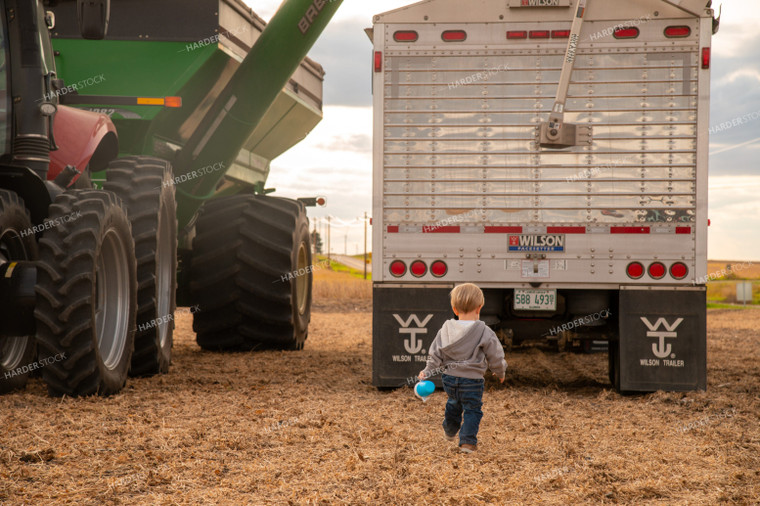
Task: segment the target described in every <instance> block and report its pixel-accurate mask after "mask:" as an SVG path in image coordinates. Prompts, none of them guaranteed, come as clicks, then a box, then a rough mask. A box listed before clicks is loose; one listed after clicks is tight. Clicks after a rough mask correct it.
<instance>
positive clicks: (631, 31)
mask: <svg viewBox="0 0 760 506" xmlns="http://www.w3.org/2000/svg"><path fill="white" fill-rule="evenodd" d="M613 35H614V36H615V38H616V39H635V38H636V37H638V36H639V29H638V28H618V29H617V30H615V33H613Z"/></svg>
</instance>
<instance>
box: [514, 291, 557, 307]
mask: <svg viewBox="0 0 760 506" xmlns="http://www.w3.org/2000/svg"><path fill="white" fill-rule="evenodd" d="M514 308H515V309H519V310H523V311H525V310H528V311H554V310H556V309H557V290H531V289H523V288H516V289H515V305H514Z"/></svg>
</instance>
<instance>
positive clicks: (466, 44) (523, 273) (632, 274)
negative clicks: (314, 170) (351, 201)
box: [368, 0, 718, 391]
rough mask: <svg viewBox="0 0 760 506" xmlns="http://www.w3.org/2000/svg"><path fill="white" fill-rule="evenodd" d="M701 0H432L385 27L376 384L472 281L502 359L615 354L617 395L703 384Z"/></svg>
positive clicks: (417, 353)
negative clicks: (598, 351)
mask: <svg viewBox="0 0 760 506" xmlns="http://www.w3.org/2000/svg"><path fill="white" fill-rule="evenodd" d="M717 26H718V22H717V20H715V19H714V18H713V11H712V9H711V8H710V5H709V3H708V2H706V1H705V0H694V1H686V0H680V1H679V0H673V1H663V0H636V1H622V0H621V1H618V0H605V1H601V0H572V1H571V0H506V1H496V0H479V1H476V2H466V3H464V2H460V1H456V0H427V1H424V2H420V3H416V4H413V5H410V6H407V7H403V8H400V9H397V10H394V11H390V12H386V13H383V14H380V15H377V16H375V17H374V26H373V28H372V29H369V30H368V33H369V34H370V36H371V38H372V40H373V45H374V61H373V69H372V72H373V90H374V99H373V106H374V111H375V114H374V151H373V152H374V160H373V165H374V171H373V186H374V198H373V213H374V220H375V227H374V235H373V251H374V252H375V254H374V255H373V262H374V263H373V266H372V267H373V269H372V270H373V282H374V323H373V382H374V384H375V385H376V386H378V387H391V386H398V385H403V384H406V383H408V381H409V378H411V377H413V376H415V375H416V373H417V372H418V371H419V370H421V369H422V367H423V365H424V363H425V360H426V358H427V357H426V351H427V348H428V346H429V344H430V343H431V341H432V339H433V338H434V336H435V333H436V332H437V330H438V328H440V326H441V324H442V323H443V321H444V320H446V319H448V318H453V314H452V313H451V311H450V309H449V307H450V306H449V302H448V292H449V291H450V290H451V288H452V287H453V286H455V285H456V284H459V283H464V282H473V283H476V284H478V285H479V286H481V287H482V288H483V290H484V292H485V298H486V303H485V307H484V308H483V311H482V313H481V319H483V320H484V321H486V322H487V323H488V324H489V325H490V326H492V328H494V329H495V330H496V332H497V335H498V336H499V337H500V339H501V340H502V341H503V343H504V344H505V346H511V345H513V344H519V343H521V342H525V341H529V340H536V339H541V340H549V341H550V342H552V343H554V344H556V346H557V347H558V348H560V349H564V347H565V346H567V345H568V344H569V343H573V342H575V343H582V342H584V341H590V340H599V339H604V340H608V341H609V368H610V381H611V382H612V383H613V384H614V386H615V388H616V389H618V390H620V391H653V390H658V389H663V390H674V391H678V390H696V389H705V387H706V307H705V306H706V300H705V286H704V285H703V284H701V283H700V281H699V280H700V279H702V278H703V276H705V274H706V270H707V260H706V254H707V226H708V220H707V173H708V172H707V171H708V166H707V165H708V119H709V118H708V114H709V99H710V67H711V58H710V46H711V39H712V35H713V33H714V31H716V30H717Z"/></svg>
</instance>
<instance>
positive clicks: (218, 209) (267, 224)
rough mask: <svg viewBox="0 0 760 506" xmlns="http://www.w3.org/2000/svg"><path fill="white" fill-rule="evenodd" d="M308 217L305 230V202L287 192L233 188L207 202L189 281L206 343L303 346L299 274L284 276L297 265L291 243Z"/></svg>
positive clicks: (197, 323)
mask: <svg viewBox="0 0 760 506" xmlns="http://www.w3.org/2000/svg"><path fill="white" fill-rule="evenodd" d="M304 223H306V230H307V232H308V219H307V218H306V213H305V209H304V207H303V206H302V204H300V203H298V202H296V201H293V200H289V199H283V198H276V197H265V196H257V195H235V196H232V197H224V198H219V199H215V200H213V201H210V202H208V203H206V204H204V207H203V209H202V212H201V215H200V216H199V218H198V222H197V236H196V238H195V241H194V244H193V260H192V267H191V273H192V275H191V279H192V281H191V283H190V289H191V293H192V297H193V300H194V302H197V303H198V304H199V305H200V307H201V308H202V311H200V312H198V313H196V314H195V315H194V318H193V330H195V332H196V334H197V342H198V344H199V345H200V346H201V347H202V348H204V349H210V350H250V349H256V348H276V349H298V348H300V347H302V346H303V341H304V340H305V338H306V328H303V327H304V324H303V323H302V322H297V321H296V320H297V318H296V316H295V314H294V313H295V309H294V307H293V294H292V293H293V290H294V288H293V286H292V283H293V282H294V281H293V280H292V279H288V280H285V281H283V280H282V279H281V276H283V275H286V274H287V273H289V272H291V271H293V270H294V264H293V256H294V252H293V249H294V247H296V244H295V243H296V241H298V240H299V239H298V238H297V234H298V231H299V227H303V226H304ZM307 235H308V234H307ZM309 279H311V278H309ZM310 289H311V288H310V286H309V290H310ZM306 313H307V314H306V316H305V320H306V325H305V326H306V327H307V326H308V319H309V311H308V310H307V312H306Z"/></svg>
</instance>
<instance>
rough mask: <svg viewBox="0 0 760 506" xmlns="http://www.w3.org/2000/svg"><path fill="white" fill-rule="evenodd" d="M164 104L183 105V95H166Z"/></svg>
mask: <svg viewBox="0 0 760 506" xmlns="http://www.w3.org/2000/svg"><path fill="white" fill-rule="evenodd" d="M164 106H166V107H174V108H177V107H182V97H165V98H164Z"/></svg>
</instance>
